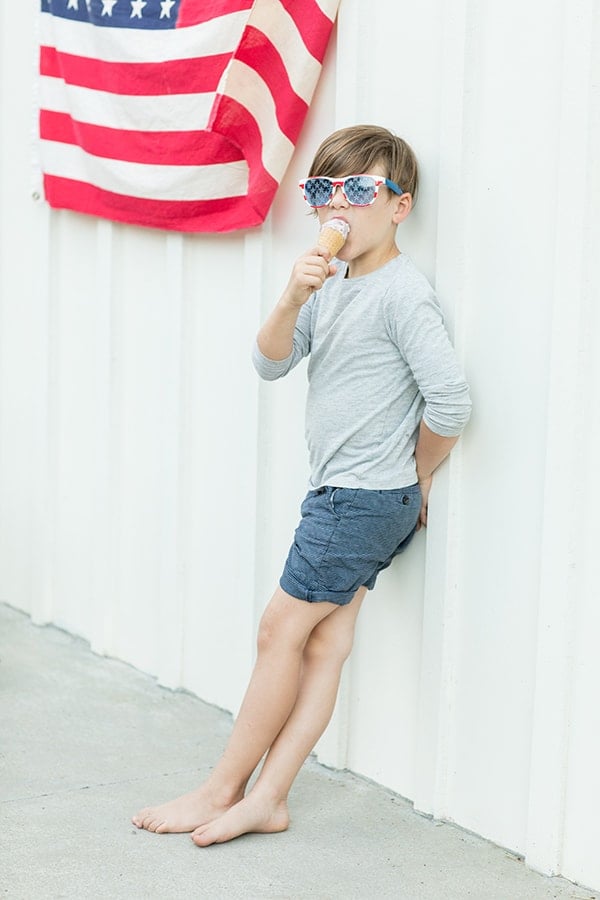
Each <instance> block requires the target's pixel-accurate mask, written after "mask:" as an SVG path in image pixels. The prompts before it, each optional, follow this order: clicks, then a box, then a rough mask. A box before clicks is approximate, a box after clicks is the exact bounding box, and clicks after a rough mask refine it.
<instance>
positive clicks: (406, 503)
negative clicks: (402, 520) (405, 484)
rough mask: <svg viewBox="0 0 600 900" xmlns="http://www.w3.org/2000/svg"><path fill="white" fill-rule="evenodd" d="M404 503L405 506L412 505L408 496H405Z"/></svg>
mask: <svg viewBox="0 0 600 900" xmlns="http://www.w3.org/2000/svg"><path fill="white" fill-rule="evenodd" d="M402 503H403V505H404V506H408V504H409V503H410V497H409V496H408V494H405V495H404V497H403V498H402Z"/></svg>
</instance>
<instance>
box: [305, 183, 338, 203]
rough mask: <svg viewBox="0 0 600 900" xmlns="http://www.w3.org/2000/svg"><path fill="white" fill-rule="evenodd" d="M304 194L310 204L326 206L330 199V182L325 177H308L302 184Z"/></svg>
mask: <svg viewBox="0 0 600 900" xmlns="http://www.w3.org/2000/svg"><path fill="white" fill-rule="evenodd" d="M304 195H305V197H306V199H307V200H308V202H309V203H310V205H311V206H315V207H318V206H327V204H328V203H329V201H330V200H331V182H330V181H329V180H328V179H327V178H309V179H308V180H307V181H306V182H305V184H304Z"/></svg>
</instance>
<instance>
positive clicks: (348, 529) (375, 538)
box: [279, 484, 421, 606]
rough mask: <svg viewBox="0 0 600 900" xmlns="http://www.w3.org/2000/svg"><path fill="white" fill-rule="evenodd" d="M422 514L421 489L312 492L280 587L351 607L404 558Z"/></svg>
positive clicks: (297, 594)
mask: <svg viewBox="0 0 600 900" xmlns="http://www.w3.org/2000/svg"><path fill="white" fill-rule="evenodd" d="M420 510H421V490H420V488H419V485H418V484H413V485H411V486H410V487H406V488H399V489H398V490H392V491H368V490H363V489H362V488H339V487H321V488H318V489H317V490H314V491H309V492H308V494H307V495H306V498H305V500H304V502H303V503H302V507H301V513H302V519H301V520H300V524H299V525H298V527H297V529H296V533H295V535H294V543H293V544H292V546H291V548H290V552H289V554H288V558H287V560H286V563H285V567H284V570H283V574H282V576H281V579H280V581H279V584H280V585H281V587H282V588H283V590H284V591H286V592H287V593H288V594H291V595H292V597H298V598H300V599H301V600H309V601H311V602H315V601H317V602H318V601H323V600H328V601H330V602H331V603H337V604H339V605H340V606H343V605H345V604H346V603H349V602H350V600H352V597H353V596H354V594H355V593H356V591H357V590H358V588H359V587H361V586H362V585H364V586H365V587H367V588H369V590H371V589H372V588H373V587H374V585H375V581H376V580H377V576H378V574H379V573H380V572H381V570H382V569H385V568H387V566H389V564H390V563H391V561H392V559H393V558H394V556H396V555H397V554H398V553H402V551H403V550H405V549H406V547H407V546H408V545H409V543H410V542H411V540H412V538H413V535H414V533H415V531H416V526H417V521H418V518H419V512H420Z"/></svg>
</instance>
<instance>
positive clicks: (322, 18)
mask: <svg viewBox="0 0 600 900" xmlns="http://www.w3.org/2000/svg"><path fill="white" fill-rule="evenodd" d="M281 5H282V6H283V7H284V9H286V10H287V11H288V13H289V14H290V16H291V17H292V19H293V20H294V23H295V25H296V28H297V29H298V32H299V34H300V35H301V36H302V40H303V41H304V44H305V46H306V49H307V50H308V52H309V53H310V54H311V55H312V56H314V58H315V59H317V60H318V61H319V62H320V63H322V62H323V57H324V56H325V50H326V49H327V42H328V40H329V33H330V30H331V24H332V22H331V19H330V18H329V17H328V16H326V15H325V13H324V12H323V10H322V9H321V7H320V6H319V4H318V3H315V0H281Z"/></svg>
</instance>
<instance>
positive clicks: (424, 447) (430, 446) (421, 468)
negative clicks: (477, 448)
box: [415, 421, 458, 531]
mask: <svg viewBox="0 0 600 900" xmlns="http://www.w3.org/2000/svg"><path fill="white" fill-rule="evenodd" d="M457 441H458V436H457V437H444V436H443V435H441V434H436V433H435V431H432V430H431V428H428V426H427V425H426V424H425V422H423V421H421V425H420V427H419V437H418V440H417V446H416V448H415V462H416V464H417V478H418V479H419V487H420V488H421V513H420V515H419V521H418V523H417V531H418V530H419V529H420V528H421V526H422V525H427V504H428V502H429V491H430V490H431V483H432V480H433V473H434V472H435V470H436V469H437V467H438V466H439V465H440V463H442V462H443V461H444V460H445V459H446V457H447V456H448V454H449V453H450V451H451V450H452V448H453V447H454V445H455V444H456V442H457Z"/></svg>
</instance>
